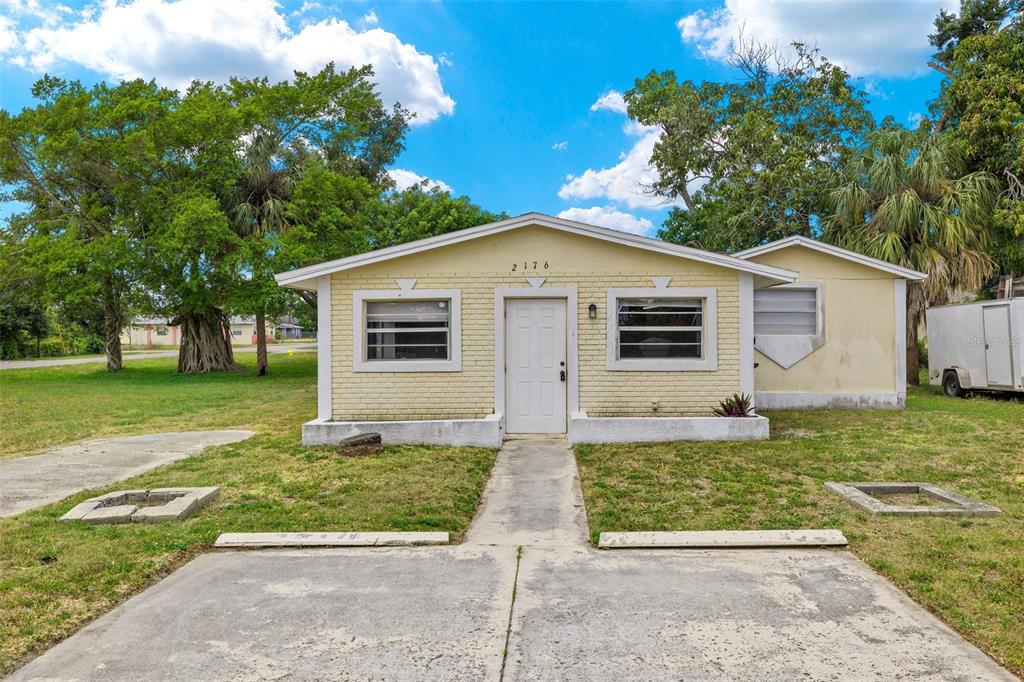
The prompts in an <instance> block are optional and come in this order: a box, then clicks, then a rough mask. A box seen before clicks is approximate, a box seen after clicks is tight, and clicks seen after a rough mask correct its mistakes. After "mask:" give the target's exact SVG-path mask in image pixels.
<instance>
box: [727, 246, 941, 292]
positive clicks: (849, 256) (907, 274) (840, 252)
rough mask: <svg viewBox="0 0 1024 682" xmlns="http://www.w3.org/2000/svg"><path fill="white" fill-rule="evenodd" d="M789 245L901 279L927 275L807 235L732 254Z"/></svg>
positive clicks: (749, 254) (757, 253) (756, 252)
mask: <svg viewBox="0 0 1024 682" xmlns="http://www.w3.org/2000/svg"><path fill="white" fill-rule="evenodd" d="M791 246H805V247H807V248H809V249H814V250H815V251H819V252H821V253H826V254H829V255H832V256H835V257H836V258H843V259H845V260H848V261H851V262H854V263H859V264H861V265H863V266H865V267H869V268H874V269H876V270H882V271H883V272H888V273H889V274H891V275H895V276H897V277H901V278H903V279H907V280H911V281H914V282H920V281H923V280H925V279H928V275H926V274H925V273H923V272H918V271H917V270H911V269H910V268H904V267H901V266H899V265H894V264H893V263H887V262H885V261H883V260H879V259H877V258H872V257H871V256H865V255H864V254H861V253H856V252H854V251H850V250H848V249H843V248H840V247H838V246H833V245H831V244H826V243H824V242H819V241H818V240H816V239H809V238H807V237H803V236H800V235H795V236H792V237H786V238H784V239H779V240H777V241H774V242H769V243H767V244H762V245H760V246H755V247H753V248H750V249H746V250H744V251H739V252H737V253H736V254H734V256H735V257H736V258H739V259H742V260H746V259H748V258H753V257H755V256H760V255H763V254H766V253H771V252H773V251H778V250H779V249H785V248H789V247H791Z"/></svg>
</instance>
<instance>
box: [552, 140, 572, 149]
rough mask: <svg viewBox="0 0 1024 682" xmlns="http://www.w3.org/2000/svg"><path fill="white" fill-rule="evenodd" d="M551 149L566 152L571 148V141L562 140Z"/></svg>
mask: <svg viewBox="0 0 1024 682" xmlns="http://www.w3.org/2000/svg"><path fill="white" fill-rule="evenodd" d="M551 148H552V149H554V150H555V151H556V152H564V151H565V150H566V149H568V148H569V141H568V140H562V141H561V142H556V143H554V144H553V145H551Z"/></svg>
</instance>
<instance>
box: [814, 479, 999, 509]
mask: <svg viewBox="0 0 1024 682" xmlns="http://www.w3.org/2000/svg"><path fill="white" fill-rule="evenodd" d="M825 487H826V488H828V489H829V490H831V491H832V492H834V493H835V494H837V495H839V496H840V497H842V498H843V499H844V500H846V501H847V502H849V503H850V504H852V505H853V506H854V507H857V508H858V509H860V510H861V511H865V512H867V513H869V514H873V515H877V516H998V515H999V514H1000V510H999V508H998V507H993V506H992V505H990V504H985V503H984V502H980V501H978V500H975V499H971V498H970V497H967V496H965V495H961V494H960V493H955V492H953V491H952V490H947V489H946V488H942V487H939V486H937V485H935V484H934V483H885V482H883V483H877V482H871V483H868V482H854V483H837V482H833V481H830V482H828V483H826V484H825ZM875 495H924V496H926V497H929V498H931V499H933V500H937V501H938V504H935V505H917V506H912V505H897V504H888V503H886V502H884V501H882V500H880V499H879V498H877V497H874V496H875Z"/></svg>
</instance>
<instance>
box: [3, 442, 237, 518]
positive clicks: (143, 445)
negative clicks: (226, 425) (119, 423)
mask: <svg viewBox="0 0 1024 682" xmlns="http://www.w3.org/2000/svg"><path fill="white" fill-rule="evenodd" d="M252 435H253V432H252V431H178V432H171V433H152V434H149V435H145V436H121V437H119V438H101V439H96V440H89V441H84V442H81V443H74V444H72V445H64V446H61V447H59V448H55V449H53V450H50V451H49V452H45V453H43V454H41V455H29V456H26V457H11V458H9V459H0V516H14V515H15V514H20V513H21V512H23V511H26V510H28V509H32V508H33V507H39V506H42V505H44V504H48V503H50V502H56V501H58V500H63V499H64V498H65V497H68V496H69V495H74V494H75V493H77V492H79V491H82V490H85V489H86V488H97V487H99V486H103V485H107V484H109V483H114V482H116V481H122V480H124V479H126V478H131V477H132V476H138V475H139V474H142V473H145V472H147V471H149V470H150V469H155V468H156V467H158V466H163V465H164V464H170V463H171V462H174V461H177V460H179V459H183V458H185V457H188V456H190V455H194V454H196V453H199V452H202V451H203V449H204V448H207V447H210V446H212V445H225V444H227V443H235V442H237V441H240V440H245V439H246V438H249V437H251V436H252Z"/></svg>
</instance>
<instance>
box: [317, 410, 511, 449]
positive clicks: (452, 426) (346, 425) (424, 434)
mask: <svg viewBox="0 0 1024 682" xmlns="http://www.w3.org/2000/svg"><path fill="white" fill-rule="evenodd" d="M502 425H503V420H502V419H501V415H494V414H491V415H488V416H486V417H484V418H483V419H437V420H418V421H379V422H338V421H332V420H330V419H314V420H313V421H309V422H306V423H305V424H303V425H302V444H303V445H336V444H338V443H339V442H341V441H342V440H343V439H345V438H349V437H351V436H358V435H359V434H363V433H379V434H380V435H381V440H382V441H383V442H384V443H391V444H402V443H411V444H423V445H467V446H474V447H481V448H497V447H501V440H502Z"/></svg>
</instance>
